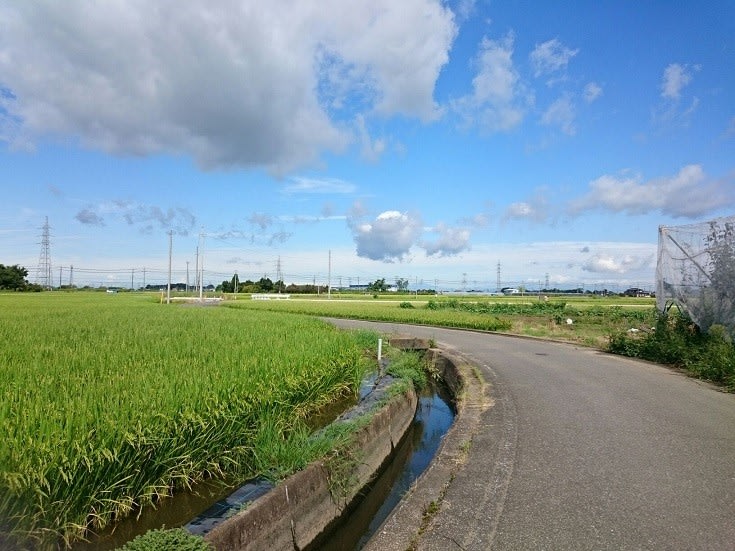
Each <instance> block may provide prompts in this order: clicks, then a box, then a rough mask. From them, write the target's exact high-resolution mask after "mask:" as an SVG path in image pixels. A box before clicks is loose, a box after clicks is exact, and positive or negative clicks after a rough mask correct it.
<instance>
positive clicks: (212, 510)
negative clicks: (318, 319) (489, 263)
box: [74, 380, 454, 551]
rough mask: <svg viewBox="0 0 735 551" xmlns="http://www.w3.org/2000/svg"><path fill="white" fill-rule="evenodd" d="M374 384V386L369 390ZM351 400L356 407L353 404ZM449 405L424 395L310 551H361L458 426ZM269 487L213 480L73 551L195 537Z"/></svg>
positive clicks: (334, 410) (434, 394)
mask: <svg viewBox="0 0 735 551" xmlns="http://www.w3.org/2000/svg"><path fill="white" fill-rule="evenodd" d="M374 382H375V381H374V380H371V381H369V384H372V383H374ZM366 383H368V382H367V381H366ZM361 394H362V393H361ZM352 400H353V402H354V398H352ZM450 404H451V398H450V397H449V395H448V394H447V393H446V392H444V391H443V390H442V389H440V388H438V387H436V388H433V387H432V388H427V389H426V390H424V391H423V392H422V394H421V395H420V396H419V402H418V406H417V408H416V415H415V416H414V420H413V423H412V424H411V426H410V427H409V429H408V431H407V432H406V435H405V436H404V437H403V439H402V440H401V442H400V443H399V445H398V446H397V447H396V449H395V452H394V454H393V455H392V456H391V457H390V459H389V460H388V461H387V464H386V465H384V467H383V469H382V470H381V473H380V475H379V476H378V477H377V478H376V479H375V480H374V481H373V482H372V483H371V485H370V487H369V488H366V489H365V494H364V496H363V497H362V499H361V500H360V502H359V503H357V504H353V505H352V506H351V508H350V510H349V511H348V515H347V516H346V517H343V519H340V520H339V521H337V522H336V523H335V526H333V527H330V528H329V529H328V530H327V533H325V534H324V535H323V536H322V538H321V541H318V542H315V544H313V545H312V546H311V548H310V549H312V550H314V551H315V550H317V549H323V550H325V551H344V550H349V549H360V548H361V547H362V546H363V545H364V544H365V542H367V540H368V539H369V537H370V536H371V535H372V534H373V533H374V532H375V531H376V530H377V529H378V527H379V526H380V525H381V523H382V522H383V521H384V520H385V518H386V517H387V516H388V514H389V513H390V511H391V510H392V509H393V507H395V506H396V504H398V502H399V501H400V499H401V497H402V496H403V494H404V493H405V492H406V490H407V489H408V488H409V486H410V485H411V484H412V483H413V481H414V480H416V478H417V477H418V476H419V475H420V474H421V473H422V472H423V471H424V470H425V469H426V467H427V466H428V465H429V463H430V462H431V460H432V458H433V457H434V455H435V454H436V451H437V449H438V447H439V444H440V443H441V439H442V438H443V436H444V434H445V433H446V431H447V430H448V429H449V427H450V426H451V424H452V422H453V421H454V410H453V409H452V407H451V405H450ZM351 405H352V404H351V403H347V402H344V403H340V404H339V405H333V407H331V408H330V411H328V412H324V415H323V416H320V419H319V423H318V425H321V426H324V425H326V424H328V423H329V422H331V421H332V420H333V419H334V418H335V417H336V416H337V415H338V414H339V413H341V412H343V411H345V409H348V408H349V407H350V406H351ZM270 487H271V486H270V484H269V483H268V482H266V481H253V482H249V483H246V484H245V485H237V486H233V485H232V484H226V483H225V482H223V481H215V480H212V481H208V482H203V483H201V484H197V485H196V486H195V487H194V489H193V491H191V492H180V493H177V494H176V495H174V496H173V497H171V498H167V499H164V500H162V501H161V502H160V503H159V504H158V507H157V508H156V509H153V508H150V507H149V508H147V509H146V510H144V511H143V513H142V514H141V515H140V516H139V517H137V518H135V517H134V516H133V517H131V518H128V519H125V520H123V521H121V522H119V523H117V524H116V525H115V527H114V529H111V530H107V531H105V532H103V533H102V534H100V535H99V536H95V537H94V538H92V541H91V542H89V543H84V542H79V543H77V544H75V545H74V551H91V550H95V551H110V550H112V549H116V548H117V547H120V546H122V545H124V544H125V542H127V541H130V540H131V539H133V538H134V537H135V536H137V535H139V534H143V533H145V532H147V531H148V530H151V529H154V528H160V527H162V526H166V527H167V528H174V527H178V526H184V525H187V527H188V528H189V529H190V530H191V531H192V532H195V533H197V532H201V533H205V532H207V531H208V529H210V528H211V524H212V523H214V522H216V521H217V520H219V519H221V518H222V516H227V515H228V514H229V513H228V512H227V508H230V509H232V508H233V507H239V506H241V504H242V502H244V501H251V500H253V499H255V498H256V497H258V496H259V495H260V494H262V493H264V492H265V491H267V490H268V489H269V488H270ZM236 488H237V489H236ZM233 490H235V491H234V493H233ZM233 500H234V501H238V500H239V501H238V503H237V504H236V505H235V506H233V505H232V503H233ZM202 511H204V513H202ZM192 519H195V520H194V521H192ZM187 523H188V524H187Z"/></svg>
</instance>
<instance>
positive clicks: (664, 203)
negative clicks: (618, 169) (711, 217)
mask: <svg viewBox="0 0 735 551" xmlns="http://www.w3.org/2000/svg"><path fill="white" fill-rule="evenodd" d="M733 205H735V185H734V182H733V181H732V179H730V180H712V179H710V178H709V177H708V176H707V175H706V174H705V172H704V170H703V169H702V167H701V165H687V166H685V167H683V168H682V169H681V170H679V172H678V173H677V174H675V175H674V176H671V177H668V178H659V179H654V180H649V181H647V182H645V181H643V180H642V178H641V177H640V176H638V175H634V176H624V175H621V176H614V175H604V176H600V177H599V178H597V179H596V180H593V181H592V182H590V184H589V191H588V193H586V194H585V195H584V196H582V197H580V198H579V199H577V200H574V201H572V202H571V203H570V204H569V212H570V213H571V214H579V213H580V212H582V211H588V210H593V209H605V210H610V211H613V212H624V213H628V214H646V213H648V212H654V211H659V212H661V213H662V214H665V215H668V216H673V217H688V218H695V217H697V216H702V215H705V214H708V213H712V212H714V211H716V210H718V209H721V208H725V207H730V206H733Z"/></svg>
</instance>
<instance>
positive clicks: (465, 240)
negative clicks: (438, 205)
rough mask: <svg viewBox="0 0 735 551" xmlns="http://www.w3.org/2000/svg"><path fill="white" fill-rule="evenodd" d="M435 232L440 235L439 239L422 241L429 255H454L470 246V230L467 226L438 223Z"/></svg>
mask: <svg viewBox="0 0 735 551" xmlns="http://www.w3.org/2000/svg"><path fill="white" fill-rule="evenodd" d="M433 232H434V233H436V234H437V235H438V237H437V239H435V240H434V241H423V242H422V243H421V246H422V247H423V248H424V249H425V250H426V254H427V255H429V256H439V257H442V256H454V255H457V254H459V253H461V252H462V251H465V250H467V249H468V248H469V242H470V231H469V230H468V229H467V228H452V227H449V226H447V225H445V224H438V225H437V226H436V227H435V228H434V229H433Z"/></svg>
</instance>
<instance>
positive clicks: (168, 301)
mask: <svg viewBox="0 0 735 551" xmlns="http://www.w3.org/2000/svg"><path fill="white" fill-rule="evenodd" d="M173 251H174V232H173V230H168V284H167V285H166V304H171V256H172V255H173Z"/></svg>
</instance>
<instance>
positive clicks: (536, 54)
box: [529, 38, 579, 77]
mask: <svg viewBox="0 0 735 551" xmlns="http://www.w3.org/2000/svg"><path fill="white" fill-rule="evenodd" d="M578 53H579V50H572V49H571V48H567V47H566V46H564V44H562V43H561V42H560V41H559V39H558V38H554V39H552V40H547V41H546V42H544V43H542V44H537V45H536V47H535V48H534V49H533V51H532V52H531V53H530V55H529V58H530V60H531V65H532V66H533V74H534V76H536V77H540V76H542V75H549V74H551V73H555V72H557V71H561V70H564V69H566V67H567V65H568V64H569V60H571V59H572V58H573V57H574V56H575V55H577V54H578Z"/></svg>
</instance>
